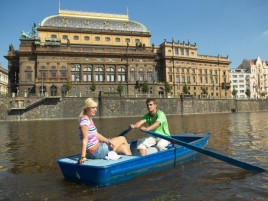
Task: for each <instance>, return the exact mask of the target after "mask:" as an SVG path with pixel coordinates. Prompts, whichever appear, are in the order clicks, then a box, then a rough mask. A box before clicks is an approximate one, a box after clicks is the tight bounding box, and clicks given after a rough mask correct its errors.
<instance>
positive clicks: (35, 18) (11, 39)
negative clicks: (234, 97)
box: [0, 0, 268, 68]
mask: <svg viewBox="0 0 268 201" xmlns="http://www.w3.org/2000/svg"><path fill="white" fill-rule="evenodd" d="M60 6H61V9H62V10H76V11H84V12H101V13H113V14H126V13H127V9H128V13H129V19H130V20H133V21H138V22H140V23H142V24H144V25H145V26H146V27H148V28H149V29H150V32H151V35H152V37H151V43H154V44H155V45H159V44H161V43H162V42H163V41H164V39H166V40H167V41H171V40H172V37H173V38H174V40H175V41H178V40H179V41H181V42H182V41H188V40H189V41H190V42H191V43H196V44H197V47H198V54H202V55H211V56H217V55H218V54H219V55H222V56H227V55H228V56H229V60H230V61H231V62H232V63H231V65H230V67H231V68H236V67H237V66H238V65H239V64H240V63H241V62H242V60H243V59H256V58H257V57H258V56H260V57H261V59H262V60H267V61H268V1H267V0H165V1H163V0H98V1H94V0H61V1H60ZM58 7H59V0H40V1H36V0H22V1H21V0H2V1H1V7H0V27H1V31H0V62H1V63H2V65H3V67H4V68H7V61H6V59H5V58H4V55H7V52H8V47H9V44H13V46H14V47H15V49H18V48H19V43H20V41H19V38H20V34H21V31H22V30H23V31H25V32H30V31H31V28H32V26H33V24H34V23H36V24H38V22H39V21H42V20H43V19H44V18H46V17H48V16H51V15H56V14H58Z"/></svg>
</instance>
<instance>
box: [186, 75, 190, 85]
mask: <svg viewBox="0 0 268 201" xmlns="http://www.w3.org/2000/svg"><path fill="white" fill-rule="evenodd" d="M190 82H191V78H190V76H187V83H188V84H190Z"/></svg>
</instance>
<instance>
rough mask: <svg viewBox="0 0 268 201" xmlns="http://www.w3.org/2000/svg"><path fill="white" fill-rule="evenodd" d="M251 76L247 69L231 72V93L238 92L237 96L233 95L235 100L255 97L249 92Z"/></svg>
mask: <svg viewBox="0 0 268 201" xmlns="http://www.w3.org/2000/svg"><path fill="white" fill-rule="evenodd" d="M250 76H251V74H250V73H249V72H248V71H247V70H246V69H232V70H230V80H231V92H233V91H234V90H235V91H236V95H233V98H237V99H246V98H252V97H253V95H252V94H250V93H249V92H247V90H250V88H251V87H250V86H251V85H250ZM247 94H248V95H247Z"/></svg>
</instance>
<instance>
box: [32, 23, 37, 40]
mask: <svg viewBox="0 0 268 201" xmlns="http://www.w3.org/2000/svg"><path fill="white" fill-rule="evenodd" d="M36 33H37V26H36V24H35V23H34V25H33V27H32V38H35V37H36V36H37V35H36Z"/></svg>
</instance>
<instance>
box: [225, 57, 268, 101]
mask: <svg viewBox="0 0 268 201" xmlns="http://www.w3.org/2000/svg"><path fill="white" fill-rule="evenodd" d="M267 63H268V62H267V61H262V60H261V58H260V57H258V58H257V59H255V60H246V59H244V60H243V61H242V64H240V65H239V67H238V68H236V69H233V70H231V71H230V80H231V91H233V89H234V88H235V89H236V90H237V95H236V98H247V95H246V94H245V93H246V90H247V89H249V90H250V97H249V98H254V99H263V98H267V97H268V66H267Z"/></svg>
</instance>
